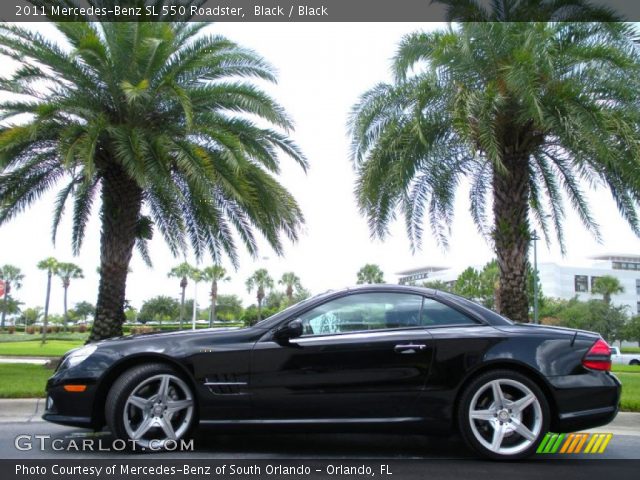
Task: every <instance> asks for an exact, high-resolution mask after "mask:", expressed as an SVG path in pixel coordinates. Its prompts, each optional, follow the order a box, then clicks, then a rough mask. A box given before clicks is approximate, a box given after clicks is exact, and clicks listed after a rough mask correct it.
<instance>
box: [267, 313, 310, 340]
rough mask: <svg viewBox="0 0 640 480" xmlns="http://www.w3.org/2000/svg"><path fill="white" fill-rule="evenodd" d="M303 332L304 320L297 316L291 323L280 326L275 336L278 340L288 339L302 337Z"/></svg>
mask: <svg viewBox="0 0 640 480" xmlns="http://www.w3.org/2000/svg"><path fill="white" fill-rule="evenodd" d="M302 333H303V327H302V320H300V319H299V318H296V319H295V320H292V321H290V322H289V323H287V324H285V325H283V326H282V327H280V328H278V329H277V330H276V331H275V332H274V334H273V336H274V338H275V339H276V340H278V341H284V342H286V341H288V340H290V339H292V338H298V337H301V336H302Z"/></svg>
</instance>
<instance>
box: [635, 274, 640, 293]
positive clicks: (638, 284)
mask: <svg viewBox="0 0 640 480" xmlns="http://www.w3.org/2000/svg"><path fill="white" fill-rule="evenodd" d="M636 295H640V278H636Z"/></svg>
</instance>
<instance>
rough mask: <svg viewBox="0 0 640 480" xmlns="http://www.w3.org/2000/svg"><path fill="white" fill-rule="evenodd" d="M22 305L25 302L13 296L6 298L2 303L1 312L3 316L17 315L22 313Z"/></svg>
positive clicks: (0, 304) (0, 305)
mask: <svg viewBox="0 0 640 480" xmlns="http://www.w3.org/2000/svg"><path fill="white" fill-rule="evenodd" d="M20 305H24V302H20V301H18V300H16V299H15V298H12V297H9V298H5V299H4V301H3V302H2V303H0V313H1V314H2V316H4V315H5V314H6V315H16V314H18V313H20Z"/></svg>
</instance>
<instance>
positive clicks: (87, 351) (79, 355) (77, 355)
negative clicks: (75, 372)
mask: <svg viewBox="0 0 640 480" xmlns="http://www.w3.org/2000/svg"><path fill="white" fill-rule="evenodd" d="M97 348H98V347H97V346H96V345H86V346H84V347H80V348H78V349H76V350H71V352H69V354H68V355H67V358H65V360H64V363H65V364H66V367H67V368H71V367H75V366H76V365H80V364H81V363H82V362H84V361H85V360H86V359H87V358H88V357H89V355H91V354H92V353H93V352H95V351H96V349H97Z"/></svg>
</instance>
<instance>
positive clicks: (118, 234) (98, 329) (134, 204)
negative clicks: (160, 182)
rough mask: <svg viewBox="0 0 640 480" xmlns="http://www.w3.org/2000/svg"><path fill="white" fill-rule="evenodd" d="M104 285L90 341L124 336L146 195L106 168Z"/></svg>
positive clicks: (116, 171) (102, 243)
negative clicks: (131, 267)
mask: <svg viewBox="0 0 640 480" xmlns="http://www.w3.org/2000/svg"><path fill="white" fill-rule="evenodd" d="M102 174H103V180H102V212H101V220H102V232H101V236H100V284H99V287H98V301H97V302H96V315H95V320H94V322H93V328H92V329H91V335H90V337H89V341H90V342H93V341H97V340H102V339H104V338H111V337H117V336H120V335H122V324H123V323H124V321H125V319H126V317H125V314H124V301H125V292H126V285H127V272H128V268H129V262H130V261H131V256H132V254H133V247H134V245H135V240H136V230H137V225H138V220H139V217H140V208H141V205H142V191H141V189H140V187H138V185H137V184H136V183H135V182H134V181H133V180H132V179H130V178H129V177H128V176H127V175H126V174H125V172H124V171H123V170H122V168H121V167H120V166H119V165H117V164H115V163H109V164H107V165H103V166H102Z"/></svg>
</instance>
